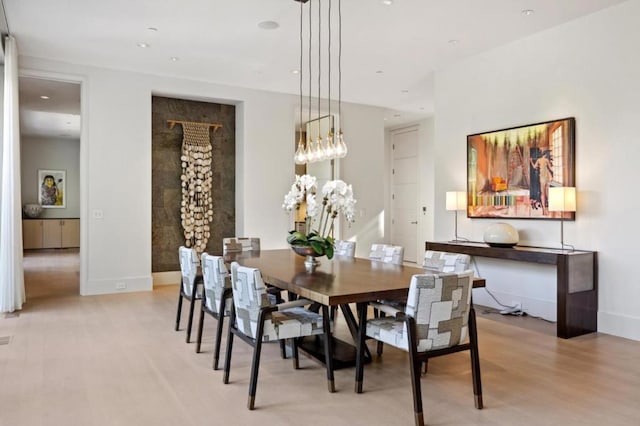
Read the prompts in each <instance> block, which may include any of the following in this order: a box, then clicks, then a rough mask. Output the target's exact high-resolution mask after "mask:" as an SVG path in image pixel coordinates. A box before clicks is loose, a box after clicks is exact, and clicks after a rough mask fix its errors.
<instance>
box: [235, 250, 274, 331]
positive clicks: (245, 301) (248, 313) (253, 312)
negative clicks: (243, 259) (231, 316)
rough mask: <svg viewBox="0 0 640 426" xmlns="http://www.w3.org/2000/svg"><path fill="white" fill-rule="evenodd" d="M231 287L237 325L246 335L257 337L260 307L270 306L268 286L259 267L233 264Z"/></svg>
mask: <svg viewBox="0 0 640 426" xmlns="http://www.w3.org/2000/svg"><path fill="white" fill-rule="evenodd" d="M231 288H232V291H233V305H234V307H235V311H236V315H235V320H236V327H237V328H238V330H240V331H241V332H242V333H244V334H245V335H246V336H249V337H252V338H255V337H256V330H257V328H258V314H259V313H260V308H262V307H265V306H269V305H270V303H269V297H268V295H267V288H266V286H265V285H264V281H263V280H262V274H260V270H259V269H257V268H248V267H246V266H240V265H239V264H238V262H233V263H232V264H231Z"/></svg>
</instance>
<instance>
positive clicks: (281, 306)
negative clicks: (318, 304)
mask: <svg viewBox="0 0 640 426" xmlns="http://www.w3.org/2000/svg"><path fill="white" fill-rule="evenodd" d="M312 303H313V302H312V301H311V300H309V299H297V300H293V301H291V302H284V303H278V304H277V305H275V306H276V307H277V308H278V310H279V311H284V310H285V309H290V308H298V307H302V306H305V305H310V304H312Z"/></svg>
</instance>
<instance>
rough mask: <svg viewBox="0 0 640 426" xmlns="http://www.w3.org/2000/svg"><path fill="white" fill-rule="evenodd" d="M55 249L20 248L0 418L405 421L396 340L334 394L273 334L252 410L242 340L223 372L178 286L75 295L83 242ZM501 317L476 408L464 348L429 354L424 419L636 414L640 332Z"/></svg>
mask: <svg viewBox="0 0 640 426" xmlns="http://www.w3.org/2000/svg"><path fill="white" fill-rule="evenodd" d="M53 254H54V256H55V258H56V263H57V265H58V266H57V267H56V268H49V267H47V266H46V262H44V261H43V259H44V258H43V257H41V256H40V255H38V254H28V255H27V256H26V258H25V268H26V269H27V271H26V277H27V295H28V301H27V304H26V305H25V306H24V310H23V311H22V312H20V315H19V316H13V317H11V316H10V317H7V318H1V317H0V338H1V337H3V336H11V340H10V343H9V344H8V345H2V346H0V425H2V426H5V425H7V426H9V425H12V426H13V425H69V424H73V425H139V424H149V425H223V424H225V425H226V424H229V425H247V424H260V425H300V424H304V425H320V424H322V425H360V424H362V425H365V424H366V425H383V424H384V425H411V424H413V413H412V402H411V391H410V378H409V371H408V370H409V369H408V363H407V358H406V355H405V354H404V353H402V352H400V351H396V350H394V349H392V348H390V347H385V353H384V355H383V357H382V358H381V359H375V360H374V362H373V363H371V364H370V365H368V366H367V367H366V368H365V382H364V389H365V392H364V393H363V394H361V395H357V394H355V393H354V392H353V387H354V371H353V370H352V369H346V370H339V371H337V372H336V387H337V390H338V392H337V393H334V394H329V393H328V392H327V391H326V381H325V372H324V369H323V368H322V367H321V366H319V365H318V364H316V363H314V362H312V361H311V360H309V359H307V358H305V357H304V356H303V357H301V366H302V369H301V370H298V371H294V370H293V369H292V365H291V361H290V360H282V359H281V358H280V357H279V350H278V347H277V346H276V345H267V346H266V347H265V348H264V349H263V358H262V364H261V369H260V378H259V381H258V393H257V398H256V406H257V409H256V410H255V411H253V412H250V411H248V410H247V409H246V406H245V404H246V400H247V390H248V377H249V368H250V362H251V353H250V348H249V347H248V345H246V344H244V343H243V342H242V341H239V340H236V342H235V345H234V346H235V347H234V352H233V363H232V370H231V383H230V384H229V385H223V384H222V373H221V372H220V371H213V370H211V361H212V359H211V357H212V353H211V351H212V347H213V339H212V336H211V333H212V332H213V325H214V320H212V319H210V318H207V323H206V325H205V333H206V340H205V341H204V343H203V349H204V352H203V353H201V354H196V353H195V352H194V346H195V344H193V343H192V344H185V343H184V329H183V330H181V331H180V332H174V331H173V322H174V318H175V308H176V299H177V286H163V287H160V288H157V289H155V290H154V291H153V292H147V293H129V294H116V295H107V296H89V297H80V296H78V295H77V294H78V282H77V276H78V262H77V255H74V254H73V253H71V254H70V253H68V252H54V253H53ZM516 320H519V319H516ZM505 321H506V322H498V321H494V320H491V319H485V318H480V319H479V321H478V323H479V343H480V357H481V367H482V381H483V388H484V402H485V409H484V410H476V409H475V408H474V406H473V392H472V388H471V376H470V364H469V358H468V355H467V354H456V355H452V356H448V357H443V358H439V359H435V360H432V361H431V362H430V363H429V374H427V376H425V377H423V378H422V383H423V400H424V410H425V419H426V422H427V423H428V424H429V425H535V426H540V425H607V426H614V425H638V424H640V403H639V402H640V362H639V361H640V342H634V341H629V340H625V339H621V338H616V337H612V336H608V335H604V334H591V335H587V336H583V337H579V338H574V339H571V340H561V339H557V338H555V337H554V336H552V335H549V333H541V332H539V331H533V330H527V329H524V328H522V327H519V326H518V327H517V326H514V325H512V324H511V323H510V322H509V321H508V319H507V320H505ZM184 323H185V321H184V317H183V324H184ZM338 326H339V328H340V327H341V328H340V330H341V332H342V333H344V332H345V331H344V324H343V322H340V321H339V324H338ZM183 327H184V325H183ZM225 341H226V334H225V337H224V338H223V344H224V342H225ZM372 348H373V346H372Z"/></svg>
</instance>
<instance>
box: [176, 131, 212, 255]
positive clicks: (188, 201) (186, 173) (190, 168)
mask: <svg viewBox="0 0 640 426" xmlns="http://www.w3.org/2000/svg"><path fill="white" fill-rule="evenodd" d="M180 123H181V124H182V130H183V134H184V136H183V139H182V155H181V157H180V160H181V161H182V176H181V180H182V182H181V184H182V203H181V207H180V218H181V219H182V229H183V230H184V238H185V245H186V246H187V247H193V248H194V249H195V250H196V252H197V253H198V257H200V254H202V252H203V251H205V249H206V247H207V242H208V241H209V237H210V236H211V232H210V231H211V230H210V227H209V223H210V222H211V221H212V220H213V202H212V197H211V186H212V184H211V183H212V175H213V173H212V171H211V157H212V156H211V150H212V148H211V141H210V140H209V128H210V127H211V125H210V124H209V123H192V122H180ZM215 129H217V127H216V128H214V130H215Z"/></svg>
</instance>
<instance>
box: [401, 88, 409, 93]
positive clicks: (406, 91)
mask: <svg viewBox="0 0 640 426" xmlns="http://www.w3.org/2000/svg"><path fill="white" fill-rule="evenodd" d="M401 92H402V93H409V90H407V89H402V90H401Z"/></svg>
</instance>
